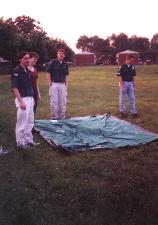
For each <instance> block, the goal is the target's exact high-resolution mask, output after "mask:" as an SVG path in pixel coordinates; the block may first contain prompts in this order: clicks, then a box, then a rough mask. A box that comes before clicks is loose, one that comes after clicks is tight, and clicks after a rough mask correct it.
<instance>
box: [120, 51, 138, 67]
mask: <svg viewBox="0 0 158 225" xmlns="http://www.w3.org/2000/svg"><path fill="white" fill-rule="evenodd" d="M127 55H133V56H134V64H138V61H139V52H134V51H130V50H126V51H123V52H119V53H117V54H116V62H117V64H118V65H119V66H121V65H123V64H125V62H126V56H127Z"/></svg>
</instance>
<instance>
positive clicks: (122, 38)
mask: <svg viewBox="0 0 158 225" xmlns="http://www.w3.org/2000/svg"><path fill="white" fill-rule="evenodd" d="M108 39H109V43H110V45H111V47H112V48H113V49H114V50H115V52H116V53H117V52H120V51H124V50H127V49H128V48H129V45H128V36H127V35H126V34H124V33H120V34H119V35H116V34H112V35H111V36H110V37H108Z"/></svg>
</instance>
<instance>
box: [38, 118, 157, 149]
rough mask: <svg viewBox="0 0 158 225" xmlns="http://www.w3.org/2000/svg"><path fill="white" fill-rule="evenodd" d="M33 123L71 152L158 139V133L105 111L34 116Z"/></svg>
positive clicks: (47, 138) (58, 144)
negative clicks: (54, 117) (68, 116)
mask: <svg viewBox="0 0 158 225" xmlns="http://www.w3.org/2000/svg"><path fill="white" fill-rule="evenodd" d="M35 124H36V129H37V130H39V131H40V135H41V136H42V137H43V138H44V139H45V140H47V141H48V142H49V143H52V145H56V146H60V147H62V148H63V149H65V150H67V151H70V152H75V151H81V150H90V149H101V148H103V149H118V148H120V147H129V146H138V145H142V144H146V143H149V142H151V141H154V140H158V134H155V133H152V132H149V131H147V130H144V129H142V128H141V127H139V126H136V125H134V124H132V123H129V122H127V121H124V120H120V119H118V118H116V117H113V116H109V115H108V114H106V115H98V116H87V117H77V118H71V119H64V120H59V121H52V120H36V121H35Z"/></svg>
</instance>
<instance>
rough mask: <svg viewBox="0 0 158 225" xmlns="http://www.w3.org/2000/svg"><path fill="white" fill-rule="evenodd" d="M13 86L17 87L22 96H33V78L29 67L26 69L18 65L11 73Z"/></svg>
mask: <svg viewBox="0 0 158 225" xmlns="http://www.w3.org/2000/svg"><path fill="white" fill-rule="evenodd" d="M11 87H12V88H17V89H18V91H19V93H20V96H21V97H31V96H33V93H34V92H33V88H32V79H31V74H30V72H29V70H28V69H26V71H25V70H24V68H23V67H22V66H21V65H18V66H17V67H16V68H15V69H14V70H13V72H12V74H11Z"/></svg>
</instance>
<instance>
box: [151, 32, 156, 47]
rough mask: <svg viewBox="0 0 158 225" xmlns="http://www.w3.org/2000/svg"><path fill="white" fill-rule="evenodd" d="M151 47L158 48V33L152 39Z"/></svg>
mask: <svg viewBox="0 0 158 225" xmlns="http://www.w3.org/2000/svg"><path fill="white" fill-rule="evenodd" d="M151 48H152V49H156V50H158V33H156V34H154V35H153V37H152V39H151Z"/></svg>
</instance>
